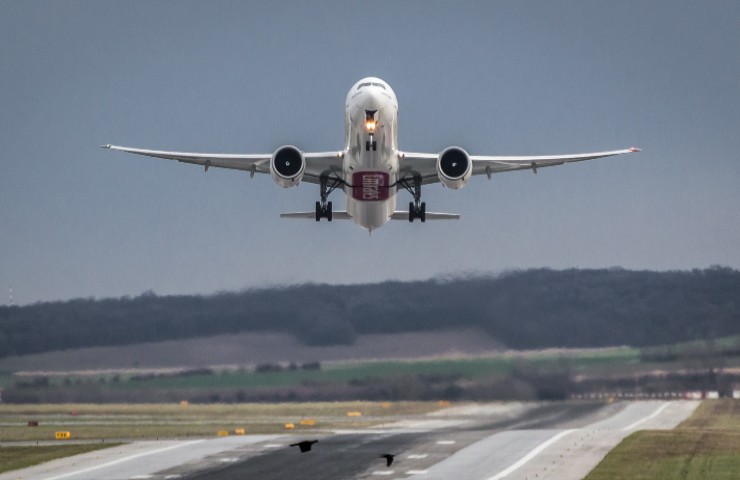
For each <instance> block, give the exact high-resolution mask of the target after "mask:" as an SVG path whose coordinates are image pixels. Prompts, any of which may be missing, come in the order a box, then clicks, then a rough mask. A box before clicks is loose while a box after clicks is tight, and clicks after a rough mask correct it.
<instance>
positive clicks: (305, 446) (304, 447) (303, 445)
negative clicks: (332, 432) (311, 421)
mask: <svg viewBox="0 0 740 480" xmlns="http://www.w3.org/2000/svg"><path fill="white" fill-rule="evenodd" d="M314 443H319V441H318V440H304V441H302V442H298V443H291V444H290V446H291V447H300V449H301V453H306V452H310V451H311V446H312V445H313V444H314Z"/></svg>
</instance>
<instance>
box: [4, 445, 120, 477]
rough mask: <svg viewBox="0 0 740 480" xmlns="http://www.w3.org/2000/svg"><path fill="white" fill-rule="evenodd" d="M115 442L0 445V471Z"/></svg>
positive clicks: (96, 448) (94, 448)
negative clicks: (20, 445)
mask: <svg viewBox="0 0 740 480" xmlns="http://www.w3.org/2000/svg"><path fill="white" fill-rule="evenodd" d="M115 445H116V444H105V445H102V444H82V445H45V446H33V447H0V473H3V472H9V471H11V470H17V469H19V468H25V467H30V466H32V465H38V464H39V463H43V462H48V461H49V460H54V459H57V458H63V457H69V456H72V455H78V454H80V453H87V452H92V451H94V450H100V449H102V448H110V447H113V446H115Z"/></svg>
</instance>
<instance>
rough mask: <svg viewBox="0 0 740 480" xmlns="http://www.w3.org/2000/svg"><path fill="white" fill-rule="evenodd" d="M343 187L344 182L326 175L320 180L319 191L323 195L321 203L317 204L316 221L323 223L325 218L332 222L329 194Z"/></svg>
mask: <svg viewBox="0 0 740 480" xmlns="http://www.w3.org/2000/svg"><path fill="white" fill-rule="evenodd" d="M341 185H342V181H341V180H340V179H338V178H329V177H327V176H326V175H322V176H321V178H320V179H319V189H320V193H321V201H319V202H316V221H317V222H319V221H321V219H322V218H325V219H326V220H327V221H329V222H331V202H329V201H327V199H328V198H329V194H330V193H331V192H333V191H334V190H335V189H337V188H338V187H339V186H341Z"/></svg>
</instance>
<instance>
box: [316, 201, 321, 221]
mask: <svg viewBox="0 0 740 480" xmlns="http://www.w3.org/2000/svg"><path fill="white" fill-rule="evenodd" d="M316 221H317V222H320V221H321V202H316Z"/></svg>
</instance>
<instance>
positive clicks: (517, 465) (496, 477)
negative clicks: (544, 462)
mask: <svg viewBox="0 0 740 480" xmlns="http://www.w3.org/2000/svg"><path fill="white" fill-rule="evenodd" d="M576 430H577V429H575V428H574V429H571V430H565V431H564V432H560V433H558V434H557V435H555V436H553V437H551V438H549V439H548V440H545V441H544V442H542V443H540V444H539V445H537V446H536V447H534V449H533V450H532V451H531V452H529V453H528V454H526V455H525V456H523V457H522V458H520V459H519V461H518V462H516V463H514V464H513V465H510V466H509V467H508V468H507V469H506V470H504V471H502V472H499V473H497V474H496V475H494V476H492V477H491V478H489V479H487V480H500V479H502V478H504V477H505V476H507V475H508V474H510V473H511V472H513V471H515V470H518V469H519V468H520V467H521V466H522V465H524V464H525V463H527V462H528V461H530V460H532V459H533V458H534V457H536V456H537V455H538V454H539V453H540V452H541V451H542V450H544V449H546V448H547V447H549V446H550V445H552V444H553V443H555V442H557V441H558V440H560V439H561V438H563V437H564V436H566V435H568V434H569V433H572V432H575V431H576Z"/></svg>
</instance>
